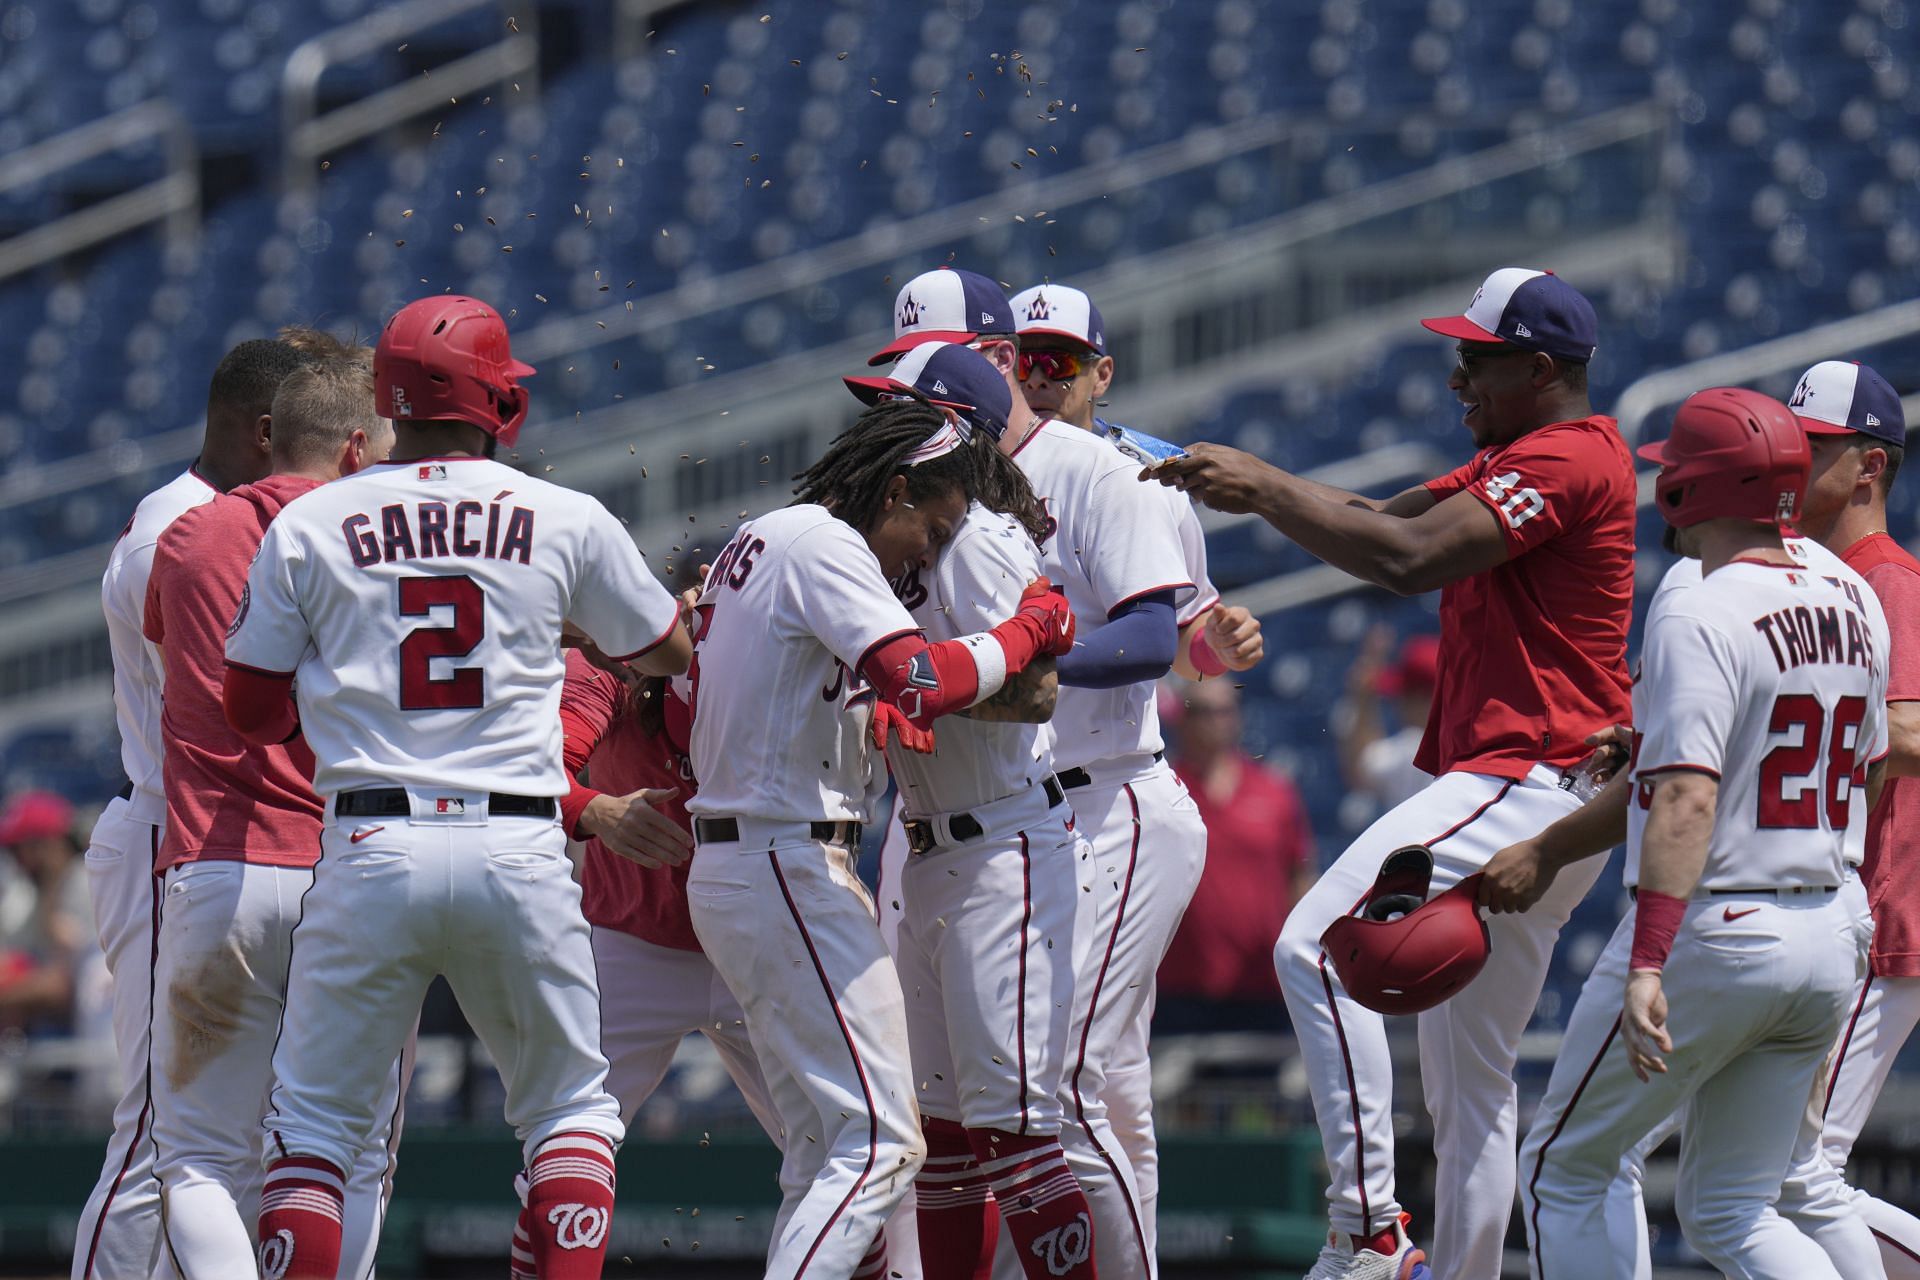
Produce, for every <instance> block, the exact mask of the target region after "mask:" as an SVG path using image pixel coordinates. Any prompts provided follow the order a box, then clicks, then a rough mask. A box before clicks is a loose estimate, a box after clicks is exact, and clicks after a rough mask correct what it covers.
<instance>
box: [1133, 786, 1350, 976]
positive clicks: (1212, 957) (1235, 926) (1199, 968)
mask: <svg viewBox="0 0 1920 1280" xmlns="http://www.w3.org/2000/svg"><path fill="white" fill-rule="evenodd" d="M1236 755H1237V759H1236V763H1237V764H1238V766H1239V771H1240V772H1239V777H1238V779H1237V780H1236V781H1235V783H1234V786H1233V789H1232V794H1231V795H1230V796H1228V798H1227V799H1225V800H1224V801H1222V800H1215V799H1214V797H1213V793H1212V792H1211V791H1209V790H1208V789H1207V786H1206V780H1205V779H1204V778H1203V777H1201V776H1200V775H1199V774H1197V773H1195V772H1194V771H1193V770H1192V769H1191V768H1190V767H1189V766H1187V765H1185V764H1176V765H1174V767H1173V771H1174V773H1176V774H1178V775H1179V777H1180V781H1182V782H1184V783H1186V785H1187V793H1188V794H1189V795H1191V796H1192V797H1193V803H1194V805H1195V806H1196V807H1197V808H1198V809H1199V810H1200V817H1201V819H1202V820H1203V821H1204V822H1205V823H1206V824H1207V865H1206V870H1205V872H1204V873H1202V875H1201V877H1200V885H1199V887H1198V888H1197V889H1195V890H1194V894H1193V901H1192V902H1190V903H1188V904H1187V913H1186V915H1185V916H1183V917H1182V918H1181V920H1180V928H1179V930H1178V931H1177V932H1175V933H1174V935H1173V942H1172V943H1171V944H1170V945H1169V946H1168V947H1167V954H1166V958H1165V959H1164V960H1162V961H1161V962H1160V974H1159V978H1160V990H1161V991H1162V992H1164V993H1166V994H1169V995H1178V996H1205V997H1208V998H1210V999H1216V1000H1242V999H1266V1000H1278V999H1279V998H1280V980H1279V979H1278V978H1276V977H1275V976H1274V972H1273V940H1274V939H1275V938H1277V937H1279V936H1280V926H1281V925H1282V924H1284V923H1285V922H1286V919H1287V912H1288V911H1290V910H1292V908H1293V902H1292V900H1291V896H1290V895H1291V890H1292V886H1293V880H1294V875H1295V873H1296V872H1297V871H1298V869H1299V868H1300V867H1301V866H1302V865H1308V866H1310V865H1312V862H1313V828H1312V826H1311V825H1310V824H1309V823H1308V821H1307V807H1306V805H1305V804H1304V803H1303V802H1302V801H1301V799H1300V792H1299V790H1298V789H1296V788H1295V787H1294V785H1293V783H1292V782H1291V781H1289V780H1288V779H1287V778H1284V777H1282V776H1281V775H1279V774H1277V773H1275V772H1273V771H1272V770H1271V769H1267V768H1265V767H1264V766H1262V765H1261V764H1260V763H1259V762H1258V761H1256V760H1253V759H1251V758H1250V757H1248V756H1246V755H1244V754H1238V753H1236ZM1275 886H1281V891H1279V892H1276V891H1275Z"/></svg>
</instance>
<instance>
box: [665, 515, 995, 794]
mask: <svg viewBox="0 0 1920 1280" xmlns="http://www.w3.org/2000/svg"><path fill="white" fill-rule="evenodd" d="M1022 585H1023V586H1024V585H1025V584H1022ZM700 609H701V612H702V617H701V621H700V623H699V635H698V638H697V643H696V645H695V648H694V666H693V668H692V669H691V670H689V672H688V676H689V683H690V684H691V685H692V689H691V694H692V696H691V704H692V706H693V743H692V755H693V773H694V777H695V778H697V779H699V791H698V794H696V795H695V796H694V798H693V800H692V801H690V802H689V803H688V805H687V809H688V811H689V812H691V813H695V814H708V815H715V814H726V815H733V816H737V817H751V818H763V819H769V820H774V821H783V822H819V821H832V822H849V821H850V822H868V821H871V818H872V814H871V807H872V799H873V797H874V795H876V794H877V793H878V792H879V791H881V790H884V789H885V786H886V770H885V769H884V768H879V767H877V762H876V760H875V759H874V758H873V753H872V751H871V750H870V747H869V743H870V737H869V734H868V728H869V726H870V725H871V723H872V720H873V689H872V687H871V686H870V685H868V684H867V682H866V681H865V679H864V678H863V677H862V676H861V675H860V674H859V672H860V663H861V661H862V660H863V659H865V658H866V656H867V654H868V653H869V652H871V651H872V650H873V649H874V648H875V647H876V646H878V645H880V644H881V643H883V642H885V641H887V640H891V639H893V638H894V637H896V636H902V635H910V634H912V633H913V632H915V631H918V630H919V629H920V627H919V624H918V623H916V622H915V621H914V620H913V618H912V616H911V615H910V614H908V612H907V610H906V608H905V606H903V605H902V604H901V603H900V601H899V600H898V599H897V598H896V597H895V596H894V594H893V588H891V587H889V586H888V585H887V580H886V578H885V577H884V576H883V575H882V574H881V572H880V562H879V561H878V560H876V559H875V558H874V555H873V551H872V549H871V548H869V547H868V546H867V542H866V539H865V538H862V537H861V536H860V534H859V533H858V532H856V531H855V530H854V528H853V526H851V525H849V524H847V523H846V521H844V520H841V519H839V518H838V517H836V516H835V515H833V513H832V512H830V511H828V510H827V509H826V508H825V507H821V506H816V505H814V504H812V503H807V504H803V505H799V506H792V507H783V508H781V509H780V510H778V511H773V512H769V513H768V514H766V515H764V516H761V517H759V518H758V519H756V520H749V521H748V522H747V523H745V524H743V525H741V526H740V528H739V530H738V531H737V532H735V534H734V535H733V540H732V541H730V542H728V543H727V545H726V549H725V550H723V551H721V553H720V554H719V556H718V557H716V558H715V560H714V562H713V568H712V570H711V571H710V572H709V573H708V574H707V582H706V587H705V589H704V591H703V592H702V594H701V597H700Z"/></svg>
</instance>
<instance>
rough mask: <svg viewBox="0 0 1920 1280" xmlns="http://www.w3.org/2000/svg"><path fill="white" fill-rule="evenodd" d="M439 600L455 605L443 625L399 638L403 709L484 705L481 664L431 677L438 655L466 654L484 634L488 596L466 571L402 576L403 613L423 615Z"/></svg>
mask: <svg viewBox="0 0 1920 1280" xmlns="http://www.w3.org/2000/svg"><path fill="white" fill-rule="evenodd" d="M436 605H445V606H448V607H450V608H451V610H452V620H451V621H449V622H448V623H447V624H446V625H445V626H425V627H415V628H414V629H413V630H411V631H409V632H407V634H406V638H405V639H403V640H401V641H400V709H401V710H402V711H447V710H455V709H457V710H463V711H470V710H472V709H474V708H476V707H482V706H485V705H486V701H487V678H486V673H485V672H483V671H482V670H481V669H480V668H479V667H456V668H455V669H454V670H453V671H452V672H450V673H449V674H448V675H446V676H445V677H443V678H441V679H437V680H436V679H435V678H434V676H433V660H434V659H435V658H464V657H466V656H467V655H468V654H470V653H472V652H473V650H474V647H475V646H476V645H478V644H479V643H480V637H481V636H482V635H484V634H485V633H486V623H487V597H486V595H485V594H484V593H483V592H482V591H481V590H480V584H479V583H477V582H475V581H474V580H473V579H472V578H469V577H468V576H467V575H466V574H464V573H463V574H460V575H458V576H456V577H446V578H425V577H423V578H402V579H400V616H401V617H403V618H417V617H423V616H425V615H427V614H429V613H431V612H432V610H433V608H434V607H435V606H436Z"/></svg>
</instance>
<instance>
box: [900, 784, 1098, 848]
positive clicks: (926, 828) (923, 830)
mask: <svg viewBox="0 0 1920 1280" xmlns="http://www.w3.org/2000/svg"><path fill="white" fill-rule="evenodd" d="M1082 772H1085V770H1082ZM1064 776H1065V775H1058V776H1056V775H1053V774H1048V775H1047V777H1046V778H1044V779H1043V780H1042V781H1041V783H1040V786H1041V789H1042V790H1044V791H1045V792H1046V793H1047V808H1049V809H1051V808H1053V806H1055V805H1057V804H1059V803H1060V802H1061V801H1063V800H1065V799H1066V798H1067V792H1066V785H1065V784H1064V782H1063V781H1062V779H1063V778H1064ZM901 825H902V826H904V827H905V828H906V829H907V848H908V849H909V850H911V851H912V852H914V853H929V852H931V851H932V850H934V849H936V848H938V847H939V844H940V840H939V837H938V835H937V834H936V832H935V830H934V826H933V824H932V823H931V822H922V821H920V820H919V819H917V818H909V819H907V820H906V821H905V822H904V823H902V824H901ZM986 830H987V829H986V828H985V827H984V826H982V825H981V824H980V820H979V819H978V818H976V817H974V816H973V815H972V814H970V813H956V814H952V815H950V816H949V817H948V818H947V831H948V833H949V834H951V835H952V836H953V838H954V840H956V841H958V842H960V843H962V844H964V843H965V842H967V841H968V840H978V839H979V838H980V837H981V836H982V835H985V834H986Z"/></svg>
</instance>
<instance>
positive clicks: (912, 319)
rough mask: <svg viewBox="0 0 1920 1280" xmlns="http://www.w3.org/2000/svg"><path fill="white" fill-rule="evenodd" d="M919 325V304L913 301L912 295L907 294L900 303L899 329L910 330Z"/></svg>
mask: <svg viewBox="0 0 1920 1280" xmlns="http://www.w3.org/2000/svg"><path fill="white" fill-rule="evenodd" d="M919 323H920V304H919V303H917V302H915V301H914V300H913V295H912V294H908V295H907V296H906V297H905V298H903V299H902V300H901V302H900V327H901V328H902V329H911V328H912V327H913V326H914V325H917V324H919Z"/></svg>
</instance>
